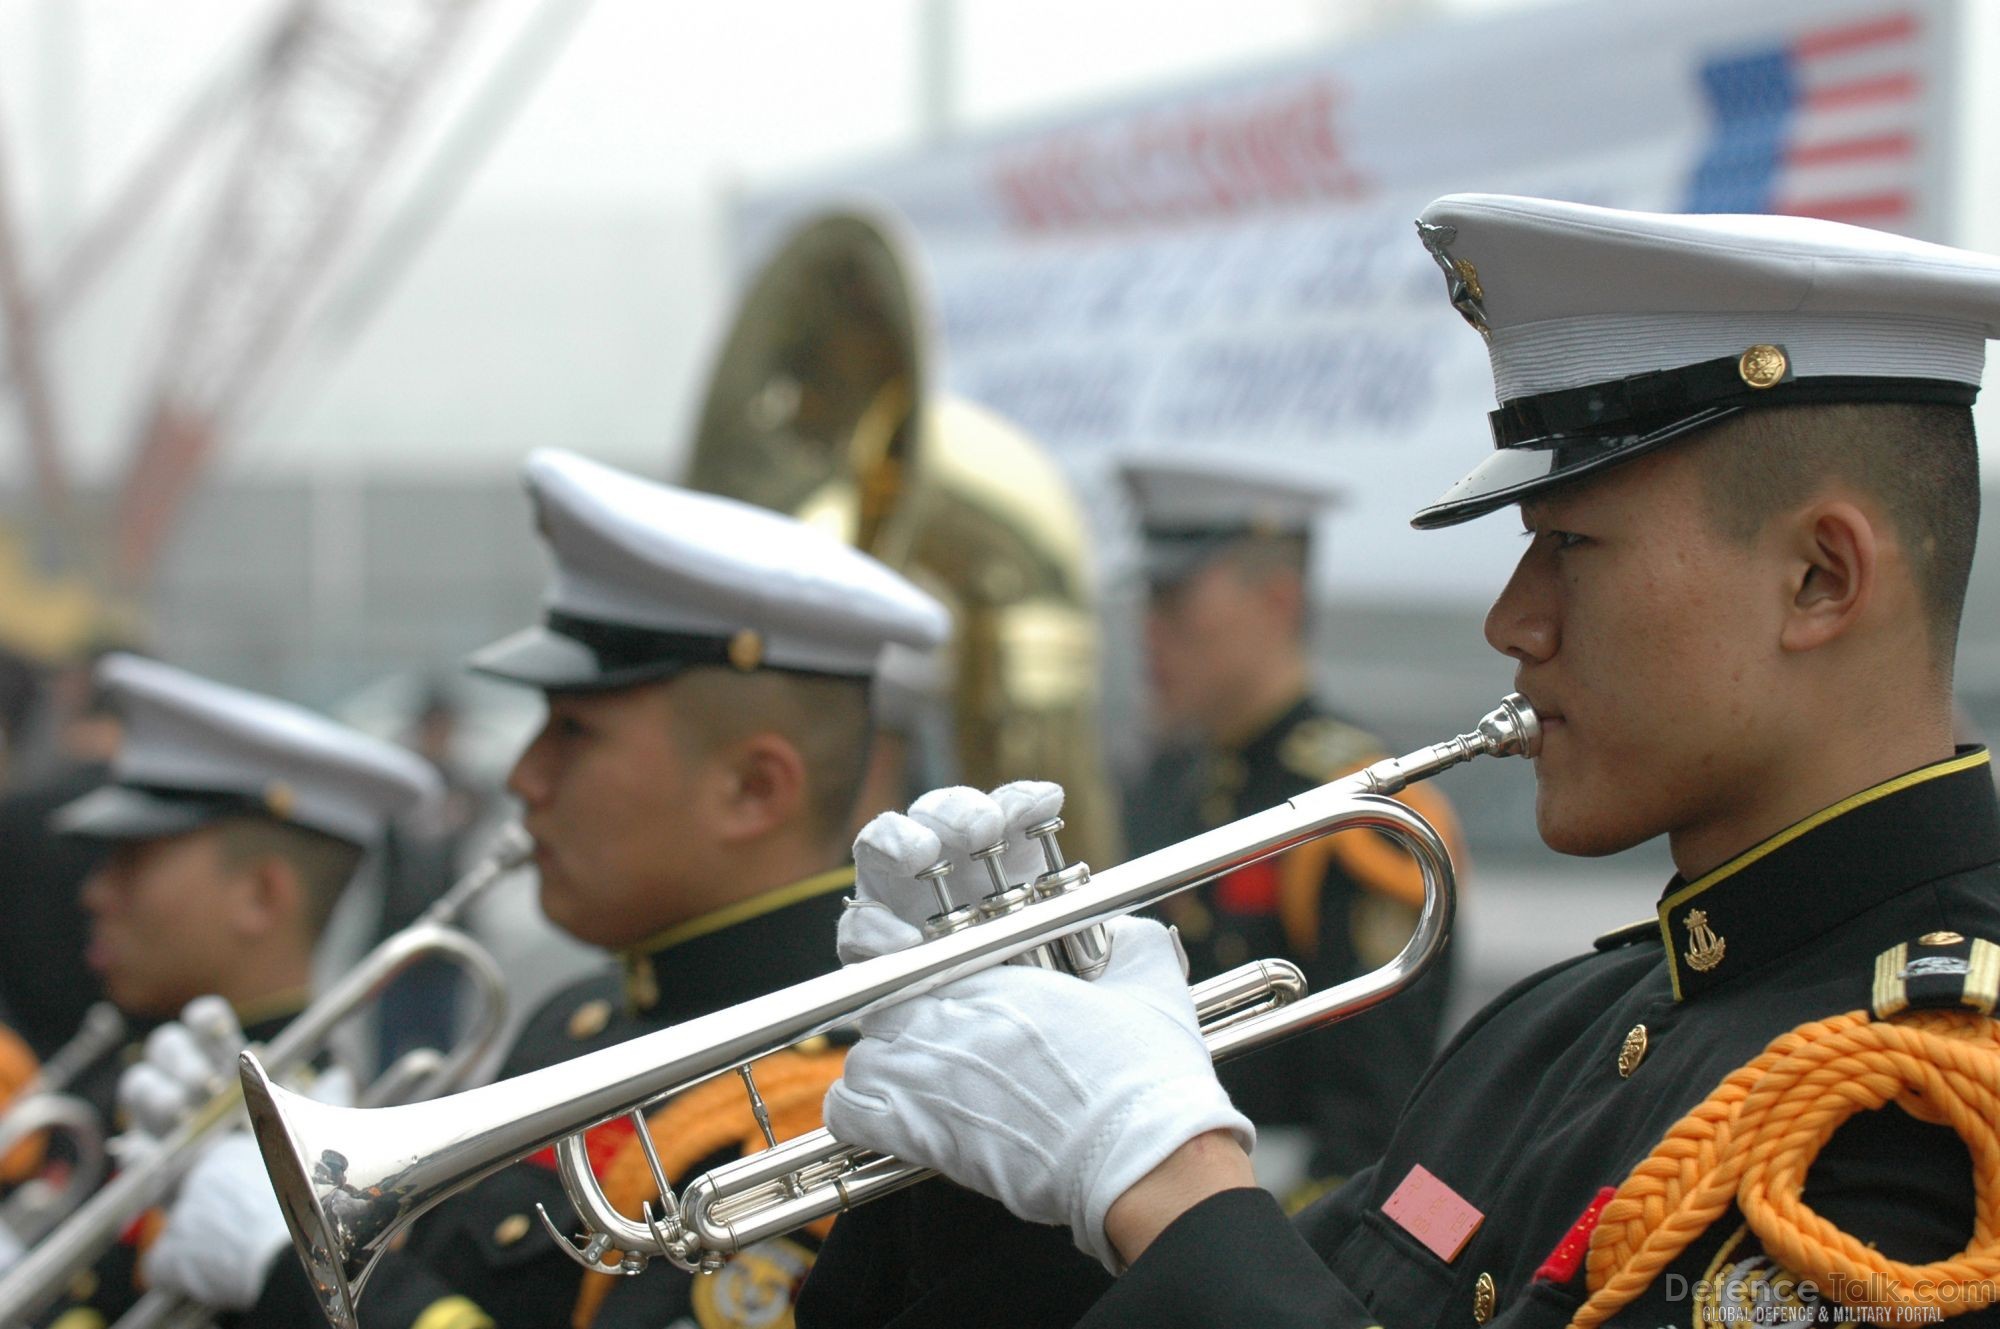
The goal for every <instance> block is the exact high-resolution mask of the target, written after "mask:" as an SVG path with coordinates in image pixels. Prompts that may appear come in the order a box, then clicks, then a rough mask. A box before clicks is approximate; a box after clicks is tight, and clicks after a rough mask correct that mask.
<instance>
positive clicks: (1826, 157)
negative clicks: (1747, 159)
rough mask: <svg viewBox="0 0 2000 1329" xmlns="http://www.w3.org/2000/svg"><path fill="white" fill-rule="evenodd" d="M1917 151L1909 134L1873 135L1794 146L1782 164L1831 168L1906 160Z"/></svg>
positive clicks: (1787, 151)
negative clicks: (1862, 163)
mask: <svg viewBox="0 0 2000 1329" xmlns="http://www.w3.org/2000/svg"><path fill="white" fill-rule="evenodd" d="M1916 150H1917V142H1916V139H1915V138H1913V137H1912V136H1911V135H1909V134H1874V135H1871V136H1869V137H1866V138H1840V139H1829V140H1827V141H1826V142H1824V143H1799V144H1794V145H1792V146H1791V147H1789V148H1787V149H1786V150H1785V162H1786V164H1787V165H1790V166H1831V165H1835V164H1837V163H1840V162H1855V161H1872V160H1874V159H1876V158H1878V157H1908V156H1910V155H1911V154H1913V153H1914V152H1916Z"/></svg>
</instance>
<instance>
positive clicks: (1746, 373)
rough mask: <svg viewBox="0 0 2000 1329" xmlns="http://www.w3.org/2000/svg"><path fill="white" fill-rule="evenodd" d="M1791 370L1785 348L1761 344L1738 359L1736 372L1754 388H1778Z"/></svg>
mask: <svg viewBox="0 0 2000 1329" xmlns="http://www.w3.org/2000/svg"><path fill="white" fill-rule="evenodd" d="M1790 369H1791V362H1790V361H1789V360H1787V359H1786V358H1785V352H1784V348H1783V347H1779V346H1771V345H1767V344H1764V343H1759V344H1758V345H1756V346H1752V347H1751V348H1750V349H1749V350H1747V351H1745V352H1743V354H1742V355H1741V356H1739V357H1737V360H1736V372H1737V373H1739V374H1741V375H1742V376H1743V381H1744V382H1745V383H1748V384H1749V385H1750V386H1751V387H1753V388H1769V387H1776V386H1777V385H1778V384H1779V383H1782V382H1783V381H1784V378H1785V374H1786V373H1787V372H1788V371H1789V370H1790Z"/></svg>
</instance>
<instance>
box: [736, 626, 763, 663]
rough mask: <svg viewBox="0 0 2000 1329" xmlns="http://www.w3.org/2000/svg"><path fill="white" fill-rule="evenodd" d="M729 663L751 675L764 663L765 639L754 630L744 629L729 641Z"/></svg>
mask: <svg viewBox="0 0 2000 1329" xmlns="http://www.w3.org/2000/svg"><path fill="white" fill-rule="evenodd" d="M728 654H729V663H730V664H732V665H734V666H735V667H736V668H737V669H739V670H741V671H742V672H744V673H746V674H747V673H749V672H750V671H751V670H752V669H755V668H756V667H757V666H758V665H760V664H762V663H764V638H763V637H762V636H760V635H759V634H758V633H757V632H756V631H755V630H754V629H751V628H744V629H743V630H742V631H741V632H738V633H737V634H736V635H735V636H733V637H731V638H730V639H729V652H728Z"/></svg>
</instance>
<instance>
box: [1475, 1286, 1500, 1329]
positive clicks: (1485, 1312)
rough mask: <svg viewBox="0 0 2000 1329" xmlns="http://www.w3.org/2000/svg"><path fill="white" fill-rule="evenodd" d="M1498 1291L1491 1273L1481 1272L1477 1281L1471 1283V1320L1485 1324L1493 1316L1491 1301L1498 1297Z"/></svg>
mask: <svg viewBox="0 0 2000 1329" xmlns="http://www.w3.org/2000/svg"><path fill="white" fill-rule="evenodd" d="M1499 1296H1500V1291H1499V1289H1498V1288H1496V1287H1495V1286H1494V1285H1493V1275H1491V1274H1481V1275H1480V1276H1479V1281H1478V1282H1477V1283H1474V1284H1473V1285H1472V1322H1473V1323H1474V1324H1485V1323H1486V1322H1487V1321H1488V1320H1490V1319H1492V1318H1493V1303H1494V1302H1495V1301H1497V1300H1498V1299H1499Z"/></svg>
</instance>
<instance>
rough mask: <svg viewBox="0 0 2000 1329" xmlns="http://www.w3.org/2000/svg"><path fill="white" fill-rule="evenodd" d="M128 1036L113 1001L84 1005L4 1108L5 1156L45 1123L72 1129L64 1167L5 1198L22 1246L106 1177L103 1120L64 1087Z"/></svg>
mask: <svg viewBox="0 0 2000 1329" xmlns="http://www.w3.org/2000/svg"><path fill="white" fill-rule="evenodd" d="M124 1037H125V1017H124V1016H122V1015H120V1014H119V1013H118V1008H117V1007H116V1006H113V1005H112V1004H111V1003H110V1002H108V1001H100V1002H98V1003H97V1004H96V1005H94V1006H92V1007H91V1008H90V1009H89V1010H87V1011H85V1012H84V1014H83V1024H82V1025H81V1026H80V1027H79V1028H78V1029H77V1031H76V1033H75V1034H73V1035H72V1036H71V1037H70V1040H69V1042H67V1043H65V1044H63V1045H62V1047H60V1048H58V1049H57V1050H56V1053H55V1055H54V1056H52V1057H50V1058H49V1059H48V1061H47V1062H46V1063H44V1064H43V1066H42V1069H41V1072H40V1073H39V1074H38V1075H36V1076H35V1078H34V1079H32V1080H30V1081H28V1083H27V1084H25V1085H23V1086H22V1087H21V1091H20V1092H19V1093H18V1094H17V1095H16V1096H15V1097H14V1098H13V1099H12V1100H11V1101H10V1102H9V1104H8V1106H7V1109H6V1111H5V1112H0V1158H4V1157H6V1156H7V1155H8V1154H9V1153H11V1152H13V1149H14V1146H15V1145H17V1144H19V1143H21V1142H22V1141H23V1140H26V1139H28V1138H29V1137H30V1136H33V1135H36V1134H39V1133H41V1132H43V1131H48V1132H51V1133H54V1134H58V1135H63V1136H67V1137H68V1139H69V1142H70V1152H71V1157H70V1158H69V1159H68V1160H67V1162H68V1168H67V1170H66V1171H65V1172H63V1173H62V1174H61V1175H54V1174H50V1175H43V1176H34V1177H30V1178H28V1179H27V1180H26V1181H23V1182H22V1183H21V1184H20V1185H18V1186H16V1187H15V1188H14V1189H13V1190H12V1191H11V1192H10V1193H9V1194H8V1196H7V1198H6V1200H5V1201H0V1223H4V1224H5V1225H6V1227H7V1230H8V1231H9V1232H12V1233H13V1234H14V1236H15V1237H16V1238H17V1239H19V1241H20V1242H21V1244H22V1245H24V1246H32V1245H33V1244H34V1243H35V1242H37V1241H39V1240H41V1238H42V1235H43V1234H44V1233H46V1232H47V1231H49V1229H50V1228H52V1227H54V1226H55V1225H56V1224H57V1223H58V1222H60V1221H61V1220H62V1217H63V1215H65V1214H67V1213H69V1212H70V1211H71V1210H72V1209H74V1208H76V1207H77V1205H79V1204H81V1203H83V1199H84V1197H85V1196H87V1195H89V1194H90V1193H91V1192H92V1191H93V1190H95V1189H97V1183H98V1182H100V1181H102V1180H104V1169H105V1166H106V1163H107V1159H106V1156H105V1152H104V1123H103V1122H102V1121H100V1120H99V1119H98V1116H97V1109H96V1108H94V1107H92V1106H91V1105H90V1104H89V1103H86V1102H85V1101H84V1100H82V1099H81V1098H78V1097H76V1096H75V1095H73V1094H69V1093H65V1092H64V1090H66V1089H68V1088H69V1085H70V1082H71V1081H73V1080H75V1079H76V1077H77V1076H79V1075H81V1074H82V1073H83V1072H84V1071H86V1070H88V1069H89V1068H90V1067H91V1066H92V1065H94V1064H96V1062H97V1060H98V1059H99V1058H100V1057H103V1056H104V1055H105V1054H106V1053H108V1052H110V1051H111V1050H112V1049H113V1048H115V1047H117V1046H118V1044H119V1042H120V1041H121V1040H123V1039H124Z"/></svg>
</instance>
